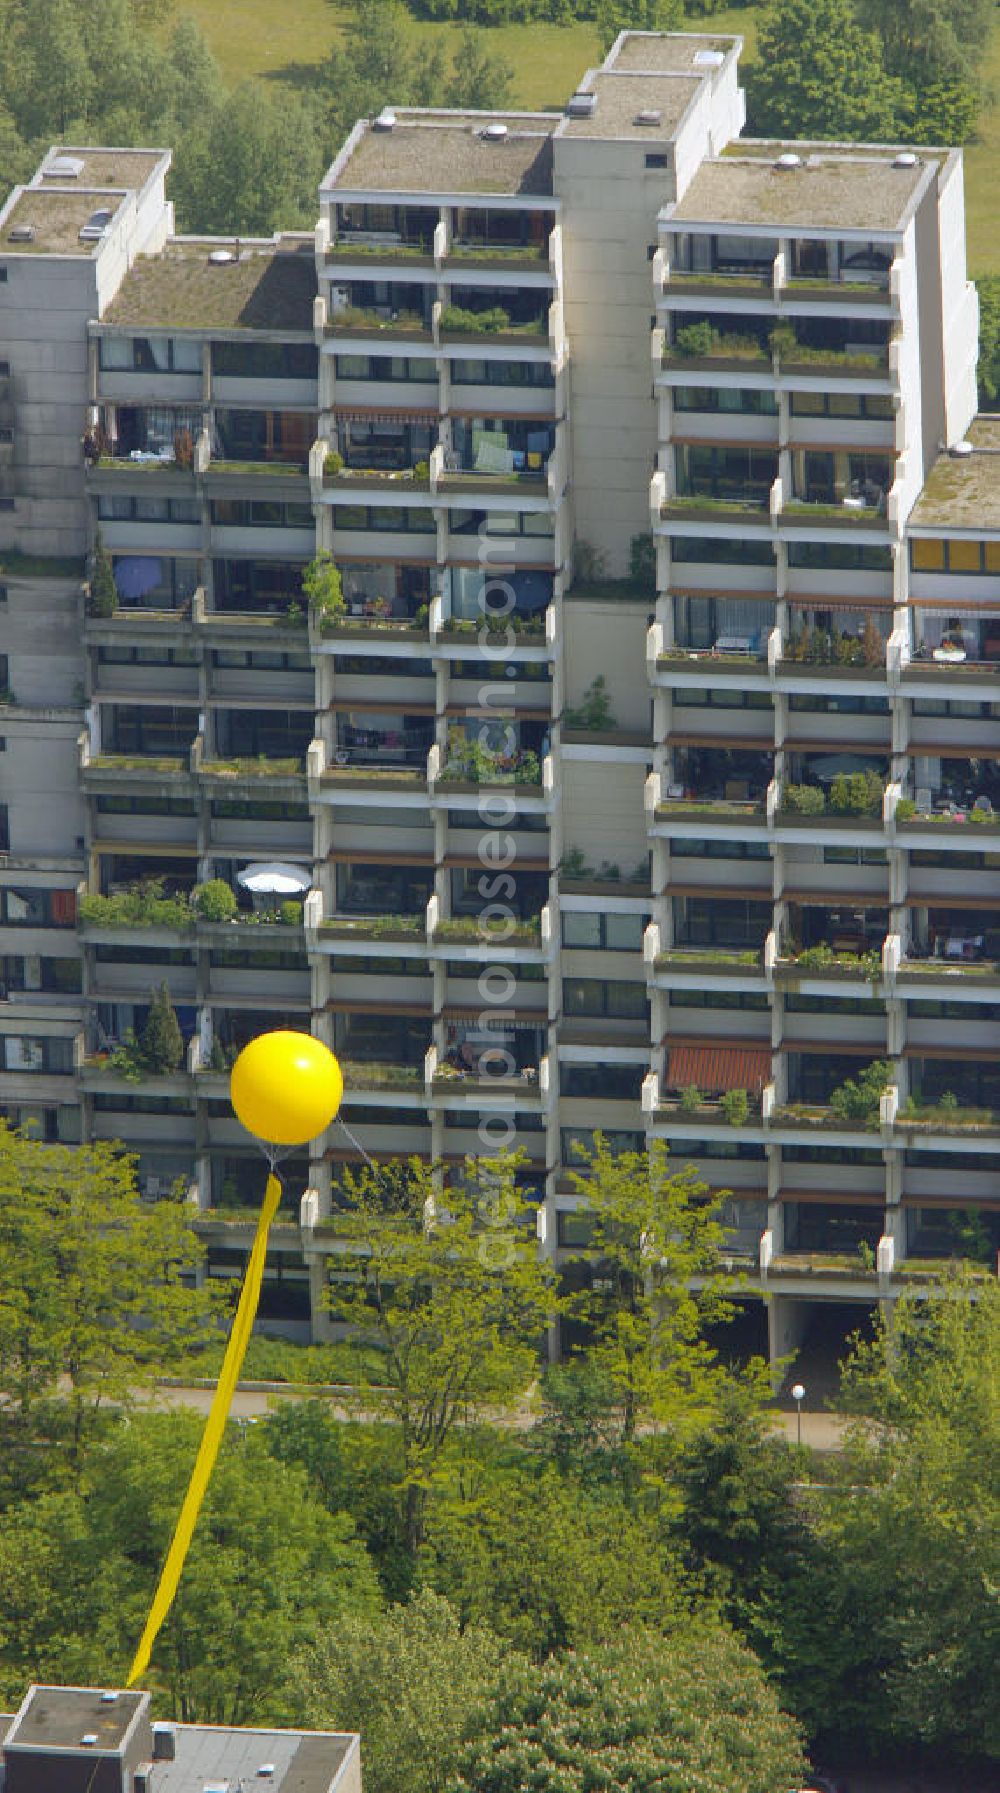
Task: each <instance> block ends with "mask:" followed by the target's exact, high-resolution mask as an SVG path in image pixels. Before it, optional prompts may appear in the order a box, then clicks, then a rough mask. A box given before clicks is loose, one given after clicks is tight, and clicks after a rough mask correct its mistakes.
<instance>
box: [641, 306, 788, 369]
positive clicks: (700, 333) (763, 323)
mask: <svg viewBox="0 0 1000 1793" xmlns="http://www.w3.org/2000/svg"><path fill="white" fill-rule="evenodd" d="M733 321H734V320H733V318H732V316H728V317H727V316H725V315H724V314H716V315H715V316H711V315H705V316H702V317H698V318H693V319H691V320H690V321H689V322H688V323H686V324H683V325H681V326H680V327H676V326H675V333H674V340H673V342H672V343H668V342H664V345H663V366H664V368H667V369H669V370H671V371H673V372H675V373H676V372H682V373H689V372H690V373H717V374H723V373H737V372H746V373H770V372H771V351H770V348H769V346H768V341H767V320H765V319H761V320H759V321H758V320H756V319H747V320H746V323H747V325H748V326H750V327H745V328H744V329H743V331H741V332H737V331H734V330H732V329H731V328H730V326H731V325H732V323H733ZM742 321H743V320H741V322H742Z"/></svg>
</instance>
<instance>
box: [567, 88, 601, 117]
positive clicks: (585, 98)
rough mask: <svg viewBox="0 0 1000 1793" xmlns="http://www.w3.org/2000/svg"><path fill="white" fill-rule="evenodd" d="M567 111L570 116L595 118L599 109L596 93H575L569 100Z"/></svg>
mask: <svg viewBox="0 0 1000 1793" xmlns="http://www.w3.org/2000/svg"><path fill="white" fill-rule="evenodd" d="M566 111H567V113H568V114H569V116H570V118H593V116H594V113H595V112H596V111H597V95H596V93H574V94H573V96H572V98H571V99H570V100H569V101H568V102H567V106H566Z"/></svg>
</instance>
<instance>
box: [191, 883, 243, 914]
mask: <svg viewBox="0 0 1000 1793" xmlns="http://www.w3.org/2000/svg"><path fill="white" fill-rule="evenodd" d="M191 900H192V902H193V903H194V906H195V908H196V909H197V911H198V914H199V915H200V916H201V918H202V920H203V921H232V920H233V919H234V917H235V915H236V912H237V909H238V907H239V905H238V904H237V901H236V898H235V896H234V895H233V892H232V891H231V890H230V888H229V885H228V884H227V883H226V881H225V879H224V878H210V879H209V881H208V883H207V884H202V885H200V886H199V888H198V889H197V890H196V891H195V892H194V895H193V897H192V899H191Z"/></svg>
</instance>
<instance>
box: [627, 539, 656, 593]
mask: <svg viewBox="0 0 1000 1793" xmlns="http://www.w3.org/2000/svg"><path fill="white" fill-rule="evenodd" d="M628 576H629V578H630V579H631V581H632V583H633V585H640V586H642V587H643V589H644V590H646V591H648V592H649V593H650V595H652V593H653V592H654V591H655V590H656V543H655V542H654V540H653V538H652V536H651V535H650V534H649V533H648V532H647V533H646V534H645V535H634V536H633V537H632V541H631V543H630V545H629V551H628Z"/></svg>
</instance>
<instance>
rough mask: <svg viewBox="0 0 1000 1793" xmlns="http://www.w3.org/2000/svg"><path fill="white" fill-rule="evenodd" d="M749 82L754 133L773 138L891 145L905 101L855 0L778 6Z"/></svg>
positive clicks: (763, 29)
mask: <svg viewBox="0 0 1000 1793" xmlns="http://www.w3.org/2000/svg"><path fill="white" fill-rule="evenodd" d="M757 43H758V50H757V57H756V60H755V62H754V64H753V70H752V74H750V73H749V72H748V77H747V109H748V113H749V116H750V119H751V122H752V128H753V130H754V131H755V132H756V133H758V134H760V135H761V136H769V137H806V138H808V137H834V138H843V139H848V140H852V139H861V140H864V141H867V142H883V141H887V140H888V141H891V140H892V138H893V137H894V135H895V134H896V121H897V114H898V111H899V106H900V102H901V97H902V89H901V87H900V85H899V83H898V82H897V81H895V80H893V79H892V78H891V77H890V76H889V75H888V74H887V73H886V70H885V65H884V63H883V59H882V44H881V41H880V39H879V37H878V36H877V34H876V33H875V32H874V31H872V30H870V29H867V30H866V29H865V27H864V26H863V25H861V24H859V23H858V19H857V17H856V14H855V11H854V7H853V5H852V0H777V4H776V5H774V6H773V7H772V8H770V9H769V10H768V11H767V12H766V13H764V14H763V16H762V18H761V21H760V26H759V29H758V33H757Z"/></svg>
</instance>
